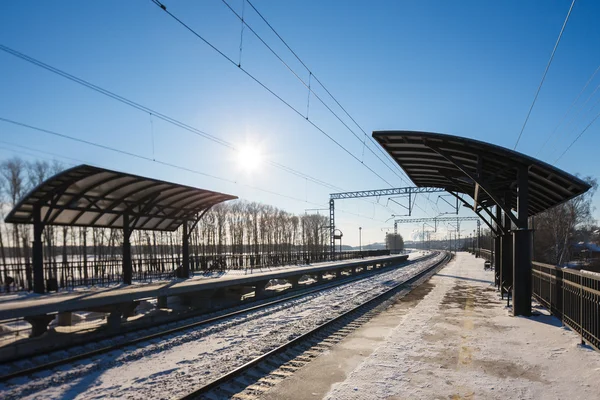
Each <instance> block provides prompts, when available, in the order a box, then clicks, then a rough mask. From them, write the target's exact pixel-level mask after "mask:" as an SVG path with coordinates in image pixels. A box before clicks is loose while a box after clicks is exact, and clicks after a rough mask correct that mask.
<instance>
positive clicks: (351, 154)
mask: <svg viewBox="0 0 600 400" xmlns="http://www.w3.org/2000/svg"><path fill="white" fill-rule="evenodd" d="M152 2H153V3H154V4H156V5H157V6H158V7H160V8H161V9H162V10H163V11H164V12H165V13H166V14H167V15H169V16H170V17H171V18H172V19H173V20H175V21H176V22H177V23H179V24H180V25H181V26H182V27H184V28H185V29H186V30H187V31H189V32H190V33H192V34H193V35H194V36H196V37H197V38H198V39H200V40H201V41H202V42H204V43H205V44H206V45H208V46H209V47H210V48H212V49H213V50H214V51H215V52H217V53H218V54H219V55H221V56H222V57H223V58H224V59H225V60H227V61H228V62H229V63H230V64H232V65H234V66H237V64H236V63H235V61H233V60H232V59H231V58H230V57H229V56H227V55H226V54H225V53H223V52H222V51H221V50H220V49H218V48H217V47H216V46H215V45H213V44H212V43H211V42H209V41H208V40H207V39H206V38H204V37H203V36H202V35H200V34H199V33H198V32H196V31H195V30H194V29H193V28H192V27H190V26H189V25H187V24H186V23H185V22H183V21H182V20H181V19H179V18H178V17H177V16H176V15H175V14H173V13H171V12H170V11H169V10H167V7H166V6H165V5H163V4H162V3H161V2H160V1H158V0H152ZM246 26H248V25H246ZM249 29H250V30H251V28H250V27H249ZM238 69H239V70H240V71H242V72H243V73H244V74H246V75H247V76H248V77H249V78H250V79H252V80H253V81H254V82H256V83H257V84H258V85H259V86H261V87H262V88H263V89H265V90H266V91H268V92H269V93H270V94H272V95H273V96H274V97H275V98H277V99H278V100H279V101H281V102H282V103H283V104H284V105H286V106H287V107H288V108H289V109H291V110H292V111H293V112H295V113H296V114H297V115H298V116H300V117H302V118H303V119H305V116H304V115H303V114H302V113H301V112H300V111H299V110H298V109H297V108H295V107H294V106H292V105H291V104H290V103H289V102H287V101H286V100H285V99H283V98H282V97H281V96H280V95H278V94H277V93H275V92H274V91H273V90H272V89H270V88H269V87H268V86H266V84H264V83H263V82H262V81H260V80H259V79H258V78H256V77H255V76H254V75H252V74H251V73H250V72H249V71H247V70H246V69H245V68H243V67H241V66H238ZM313 94H315V93H314V92H313ZM315 97H317V95H316V94H315ZM306 120H307V122H308V123H309V124H311V125H312V126H313V127H314V128H315V129H317V130H318V131H319V132H320V133H322V134H323V135H325V136H326V137H327V138H328V139H330V140H331V141H332V142H333V143H335V144H336V145H337V146H338V147H339V148H340V149H342V150H343V151H344V152H345V153H347V154H348V155H350V156H351V157H352V158H354V159H355V160H356V161H357V162H359V163H361V165H363V166H364V167H365V168H367V169H368V170H369V171H371V172H372V173H373V174H374V175H375V176H377V177H378V178H380V179H381V180H382V181H383V182H385V183H386V184H388V185H389V186H390V187H393V185H392V184H391V183H390V182H389V181H387V180H386V179H385V178H383V177H382V176H381V175H380V174H379V173H377V172H376V171H375V170H374V169H373V168H371V167H370V166H368V165H367V164H365V163H363V162H362V161H361V160H360V159H359V158H358V157H357V156H356V155H354V154H353V153H352V152H350V151H349V150H348V149H347V148H346V147H344V146H343V145H342V144H341V143H340V142H338V141H337V140H335V139H334V138H333V137H332V136H331V135H329V134H328V133H327V132H326V131H324V130H323V129H322V128H321V127H319V126H318V125H317V124H316V123H315V122H313V121H312V120H310V119H306ZM417 206H418V205H417ZM418 208H419V209H421V210H423V212H425V214H427V215H430V214H429V213H427V211H426V210H424V209H423V208H422V207H420V206H418Z"/></svg>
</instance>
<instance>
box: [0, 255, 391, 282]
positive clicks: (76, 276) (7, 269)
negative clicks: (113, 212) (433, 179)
mask: <svg viewBox="0 0 600 400" xmlns="http://www.w3.org/2000/svg"><path fill="white" fill-rule="evenodd" d="M389 254H390V252H389V250H368V251H362V252H359V251H343V252H336V253H335V260H336V261H337V260H350V259H354V258H363V257H377V256H384V255H389ZM329 260H330V255H329V253H328V252H288V253H270V254H224V255H190V271H191V272H192V273H212V272H224V271H228V270H250V271H252V270H253V269H256V268H271V267H278V266H283V265H297V264H311V263H315V262H323V261H329ZM181 263H182V258H181V256H180V255H174V256H170V257H135V258H134V259H133V260H132V267H133V277H132V278H133V281H135V282H151V281H156V280H165V279H171V278H174V277H176V276H177V275H178V270H179V269H180V268H181ZM31 269H32V267H31V264H30V263H29V262H12V263H6V264H3V265H0V292H7V291H11V292H14V291H27V290H31V288H32V284H33V282H32V279H33V277H32V270H31ZM44 279H45V282H46V285H47V289H48V290H59V289H67V288H75V287H83V286H107V285H112V284H118V283H120V282H122V280H123V275H122V259H121V258H120V257H117V258H109V259H97V260H95V259H87V260H80V259H77V260H68V261H66V262H62V261H52V260H45V261H44Z"/></svg>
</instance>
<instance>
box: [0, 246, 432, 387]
mask: <svg viewBox="0 0 600 400" xmlns="http://www.w3.org/2000/svg"><path fill="white" fill-rule="evenodd" d="M431 257H433V255H429V256H425V257H422V258H418V259H416V260H414V261H406V262H405V263H403V264H404V266H408V265H411V264H413V263H415V262H420V261H425V260H427V259H429V258H431ZM393 268H396V267H392V268H381V269H377V270H372V271H370V272H367V273H363V274H360V275H356V276H350V277H347V278H344V279H340V280H334V281H333V282H330V283H326V284H321V285H318V286H317V287H315V288H308V289H303V290H300V291H295V292H293V293H291V294H289V295H281V296H277V298H276V299H273V300H268V301H266V302H261V303H260V304H254V305H251V306H238V307H235V308H237V309H236V310H235V311H229V312H224V313H220V314H218V315H216V316H213V317H209V318H206V317H204V318H203V317H197V316H196V317H188V318H185V319H182V320H181V321H179V322H178V323H179V324H180V325H178V326H176V327H168V326H172V325H173V323H166V324H165V326H167V327H168V328H165V329H161V330H159V331H158V332H153V333H150V334H144V335H141V336H138V337H134V338H132V339H123V340H122V341H120V342H118V343H114V344H111V345H108V346H103V347H101V348H97V349H94V350H91V351H85V352H82V353H79V354H75V355H71V356H68V357H64V358H60V359H57V360H53V361H50V362H45V363H40V364H38V365H35V366H33V367H28V368H22V369H15V370H13V371H11V372H10V373H6V374H3V375H1V376H0V382H8V381H10V380H12V379H15V378H19V377H25V376H31V375H34V374H36V373H38V372H41V371H46V370H52V369H55V368H57V367H60V366H62V365H66V364H70V363H74V362H77V361H80V360H84V359H88V358H93V357H97V356H100V355H102V354H106V353H110V352H112V351H115V350H119V349H122V348H125V347H129V346H135V345H137V344H141V343H144V342H148V341H152V340H156V339H160V338H162V337H165V336H169V335H173V334H177V333H180V332H184V331H188V330H191V329H194V328H199V327H202V326H208V325H210V324H214V323H216V322H219V321H224V320H227V319H232V318H236V317H239V316H243V315H244V314H247V313H250V312H253V311H257V310H261V309H266V308H268V307H271V306H275V305H278V304H284V303H285V302H289V301H290V300H294V299H299V298H301V297H304V296H308V295H310V294H315V293H318V292H321V291H323V290H327V289H331V288H335V287H338V286H343V285H346V284H349V283H352V282H356V281H360V280H364V279H368V278H372V277H374V276H377V275H379V274H381V273H384V272H389V271H390V270H392V269H393ZM186 320H188V321H189V320H193V322H186ZM143 330H144V329H141V330H140V331H143ZM135 333H136V332H135V331H134V332H131V333H129V334H128V335H126V336H125V337H127V336H133V335H135ZM138 333H139V332H138Z"/></svg>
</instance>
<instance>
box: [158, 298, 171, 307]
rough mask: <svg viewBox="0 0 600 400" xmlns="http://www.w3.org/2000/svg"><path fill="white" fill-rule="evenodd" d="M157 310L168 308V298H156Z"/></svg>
mask: <svg viewBox="0 0 600 400" xmlns="http://www.w3.org/2000/svg"><path fill="white" fill-rule="evenodd" d="M156 308H168V306H167V296H158V297H157V298H156Z"/></svg>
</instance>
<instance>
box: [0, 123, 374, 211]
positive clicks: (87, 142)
mask: <svg viewBox="0 0 600 400" xmlns="http://www.w3.org/2000/svg"><path fill="white" fill-rule="evenodd" d="M0 121H3V122H5V123H8V124H12V125H15V126H20V127H22V128H27V129H30V130H34V131H37V132H41V133H45V134H48V135H51V136H56V137H61V138H63V139H67V140H71V141H74V142H79V143H82V144H86V145H88V146H93V147H96V148H100V149H103V150H107V151H111V152H114V153H118V154H121V155H124V156H128V157H132V158H136V159H139V160H144V161H149V162H153V163H156V164H160V165H163V166H167V167H170V168H174V169H177V170H180V171H185V172H189V173H192V174H196V175H202V176H205V177H208V178H212V179H216V180H219V181H223V182H227V183H231V184H234V185H240V186H244V187H247V188H249V189H252V190H257V191H261V192H264V193H268V194H272V195H274V196H278V197H283V198H287V199H290V200H294V201H298V202H301V203H307V204H312V205H316V206H322V204H320V203H315V202H311V201H306V200H304V199H300V198H298V197H294V196H290V195H286V194H283V193H279V192H275V191H272V190H269V189H264V188H261V187H258V186H254V185H249V184H247V183H241V182H238V181H235V180H233V179H228V178H224V177H221V176H217V175H213V174H208V173H206V172H202V171H199V170H196V169H193V168H188V167H184V166H181V165H178V164H174V163H170V162H168V161H162V160H158V159H152V158H151V157H147V156H144V155H141V154H137V153H133V152H130V151H126V150H122V149H118V148H116V147H112V146H107V145H104V144H100V143H96V142H92V141H90V140H85V139H81V138H78V137H75V136H71V135H67V134H65V133H61V132H56V131H53V130H50V129H44V128H40V127H37V126H33V125H30V124H26V123H24V122H19V121H15V120H12V119H9V118H4V117H2V116H0ZM34 151H39V150H34ZM57 156H58V157H63V158H69V157H65V156H59V155H57ZM73 160H76V161H78V162H84V161H81V160H77V159H73ZM84 163H85V162H84ZM339 211H341V212H343V213H347V214H351V215H355V216H358V217H361V218H367V219H373V220H374V218H372V217H368V216H365V215H361V214H356V213H352V212H349V211H346V210H339ZM380 222H381V221H380Z"/></svg>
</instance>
